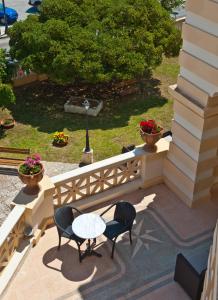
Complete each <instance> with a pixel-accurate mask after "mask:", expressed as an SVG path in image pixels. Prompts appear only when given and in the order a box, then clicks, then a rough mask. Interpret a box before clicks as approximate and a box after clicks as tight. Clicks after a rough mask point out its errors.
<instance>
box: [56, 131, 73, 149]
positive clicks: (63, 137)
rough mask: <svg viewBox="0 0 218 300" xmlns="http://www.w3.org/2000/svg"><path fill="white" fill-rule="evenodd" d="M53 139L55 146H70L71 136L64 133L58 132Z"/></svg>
mask: <svg viewBox="0 0 218 300" xmlns="http://www.w3.org/2000/svg"><path fill="white" fill-rule="evenodd" d="M53 138H54V139H53V145H54V146H56V147H64V146H66V145H67V144H68V138H69V136H68V135H67V134H65V133H64V132H62V131H56V132H55V133H54V136H53Z"/></svg>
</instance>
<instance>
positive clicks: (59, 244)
mask: <svg viewBox="0 0 218 300" xmlns="http://www.w3.org/2000/svg"><path fill="white" fill-rule="evenodd" d="M58 238H59V243H58V250H60V247H61V235H60V234H58Z"/></svg>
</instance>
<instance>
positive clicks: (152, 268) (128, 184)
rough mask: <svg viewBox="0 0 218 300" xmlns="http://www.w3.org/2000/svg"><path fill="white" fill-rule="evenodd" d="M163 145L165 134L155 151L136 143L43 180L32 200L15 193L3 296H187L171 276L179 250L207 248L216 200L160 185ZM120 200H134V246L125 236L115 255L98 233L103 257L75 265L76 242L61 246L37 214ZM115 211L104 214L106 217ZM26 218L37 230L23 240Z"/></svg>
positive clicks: (191, 252)
mask: <svg viewBox="0 0 218 300" xmlns="http://www.w3.org/2000/svg"><path fill="white" fill-rule="evenodd" d="M168 147H169V143H168V142H167V141H165V140H163V139H162V140H160V141H159V142H158V147H157V149H156V152H154V153H152V152H146V151H144V150H143V148H141V147H138V148H137V149H136V150H135V151H132V152H129V153H126V154H122V155H119V156H115V157H113V158H110V159H107V160H104V161H101V162H97V163H94V164H92V165H90V166H87V167H83V168H81V169H75V170H73V171H70V172H67V173H65V174H62V175H57V176H55V177H52V178H51V179H49V178H45V181H46V182H44V183H43V189H44V190H43V191H42V192H41V193H39V195H38V197H37V198H36V199H29V202H28V201H27V198H25V197H24V195H23V194H22V191H20V192H19V193H18V195H17V196H16V197H15V199H14V202H13V205H14V208H13V210H12V212H11V213H10V214H9V216H8V218H7V220H6V221H5V223H4V224H3V226H2V228H1V230H2V231H1V235H0V236H1V239H0V245H1V246H0V257H1V259H0V266H1V270H2V273H1V276H0V287H1V288H2V287H3V286H4V287H6V286H7V289H5V290H4V293H3V300H9V299H10V300H11V299H13V300H18V299H22V300H25V299H30V298H31V299H33V300H34V299H46V300H47V299H76V300H77V299H90V300H92V299H93V300H94V299H102V300H104V299H120V300H121V299H145V300H151V299H155V300H156V299H159V300H162V299H164V300H165V299H178V300H186V299H189V298H188V296H187V295H186V294H185V292H184V291H183V290H182V288H181V287H180V286H179V285H178V284H177V283H175V282H174V280H173V275H174V268H175V260H176V255H177V254H178V253H180V252H182V253H184V254H185V255H186V256H187V257H197V258H198V259H201V257H203V256H205V254H206V255H208V254H209V250H210V246H211V244H212V236H213V231H214V227H215V224H216V220H217V215H218V205H217V203H216V201H208V202H203V203H201V204H199V205H198V206H197V207H196V208H194V209H190V208H188V207H187V206H186V205H185V204H184V203H183V202H182V201H181V200H179V198H178V197H177V196H176V195H175V194H174V193H173V192H172V191H171V190H170V189H169V188H168V187H167V186H166V185H165V184H164V182H163V176H162V169H163V168H162V165H163V162H164V159H165V157H166V153H167V150H168ZM48 182H49V184H48ZM119 200H124V201H129V202H131V203H132V204H134V206H135V208H136V211H137V217H136V222H135V224H134V226H133V244H132V245H130V244H129V240H128V236H126V234H124V235H122V236H121V237H120V239H119V240H118V242H117V245H116V249H115V256H114V260H112V259H111V258H110V253H111V243H110V241H106V240H105V238H104V237H103V236H101V237H100V238H98V239H97V246H96V248H97V249H98V252H100V253H101V254H102V255H103V256H102V257H101V258H98V257H87V258H85V259H84V260H83V262H82V263H79V260H78V252H77V248H76V244H75V243H74V242H73V241H70V242H69V241H68V240H67V239H64V238H63V239H62V247H61V249H60V250H59V251H58V250H57V245H58V236H57V230H56V228H55V226H54V225H53V224H52V222H51V218H47V219H45V220H44V219H43V218H42V219H40V218H41V216H42V215H46V214H47V213H48V216H49V213H50V214H51V212H52V207H53V206H55V207H56V206H61V205H63V204H73V205H74V206H77V207H79V208H81V209H83V210H84V211H95V212H96V213H98V214H100V213H101V212H102V211H103V210H105V209H106V207H107V206H108V205H109V204H110V203H113V202H116V201H119ZM22 201H23V202H22ZM51 204H52V206H51ZM49 205H50V206H49ZM42 212H43V213H42ZM33 214H34V216H33ZM112 214H113V212H110V213H109V212H108V214H107V215H106V217H107V219H108V220H109V219H111V218H112ZM39 220H41V221H42V222H41V221H39ZM31 222H32V224H31V225H32V227H33V228H34V230H35V235H34V237H33V238H32V239H26V238H24V236H23V230H24V228H25V223H28V224H30V223H31ZM37 224H38V225H39V226H38V227H37V226H36V225H37ZM43 233H44V234H43ZM32 245H35V247H33V248H32ZM84 248H85V245H84V246H83V250H84ZM21 263H22V264H21ZM12 275H14V276H12Z"/></svg>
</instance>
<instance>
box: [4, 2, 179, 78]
mask: <svg viewBox="0 0 218 300" xmlns="http://www.w3.org/2000/svg"><path fill="white" fill-rule="evenodd" d="M40 11H41V13H40V16H29V17H28V18H27V20H25V21H22V22H17V23H16V24H14V26H13V27H12V29H11V30H10V33H9V34H10V38H11V39H10V46H11V54H12V56H13V57H14V58H16V59H18V60H19V61H21V62H22V64H23V67H24V68H29V69H31V70H32V71H35V72H37V73H46V74H48V75H49V76H50V78H51V79H53V80H55V81H57V82H59V83H68V82H73V81H75V80H85V81H88V82H92V83H97V82H108V81H111V80H122V79H131V78H136V77H141V76H144V74H147V73H148V72H150V71H151V70H152V69H153V68H155V67H156V66H158V65H159V64H160V63H161V61H162V56H163V54H165V55H177V54H178V52H179V49H180V44H181V36H180V32H179V31H178V30H177V29H176V28H175V26H174V24H173V21H172V20H171V19H170V16H169V14H168V12H166V10H165V9H163V7H162V6H161V4H160V3H159V2H158V1H157V0H119V1H117V0H98V1H96V0H62V1H60V0H44V1H43V2H42V5H41V9H40Z"/></svg>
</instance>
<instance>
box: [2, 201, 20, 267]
mask: <svg viewBox="0 0 218 300" xmlns="http://www.w3.org/2000/svg"><path fill="white" fill-rule="evenodd" d="M24 211H25V207H23V206H15V207H14V208H13V210H12V211H11V213H10V214H9V215H8V217H7V219H6V220H5V221H4V223H3V224H2V226H1V227H0V273H1V272H2V271H3V270H4V268H5V267H6V266H7V264H8V263H9V261H10V259H11V257H12V256H13V254H14V252H15V251H16V249H17V248H18V247H19V244H20V240H21V239H22V238H23V235H24V234H23V232H24V227H25V220H24Z"/></svg>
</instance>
